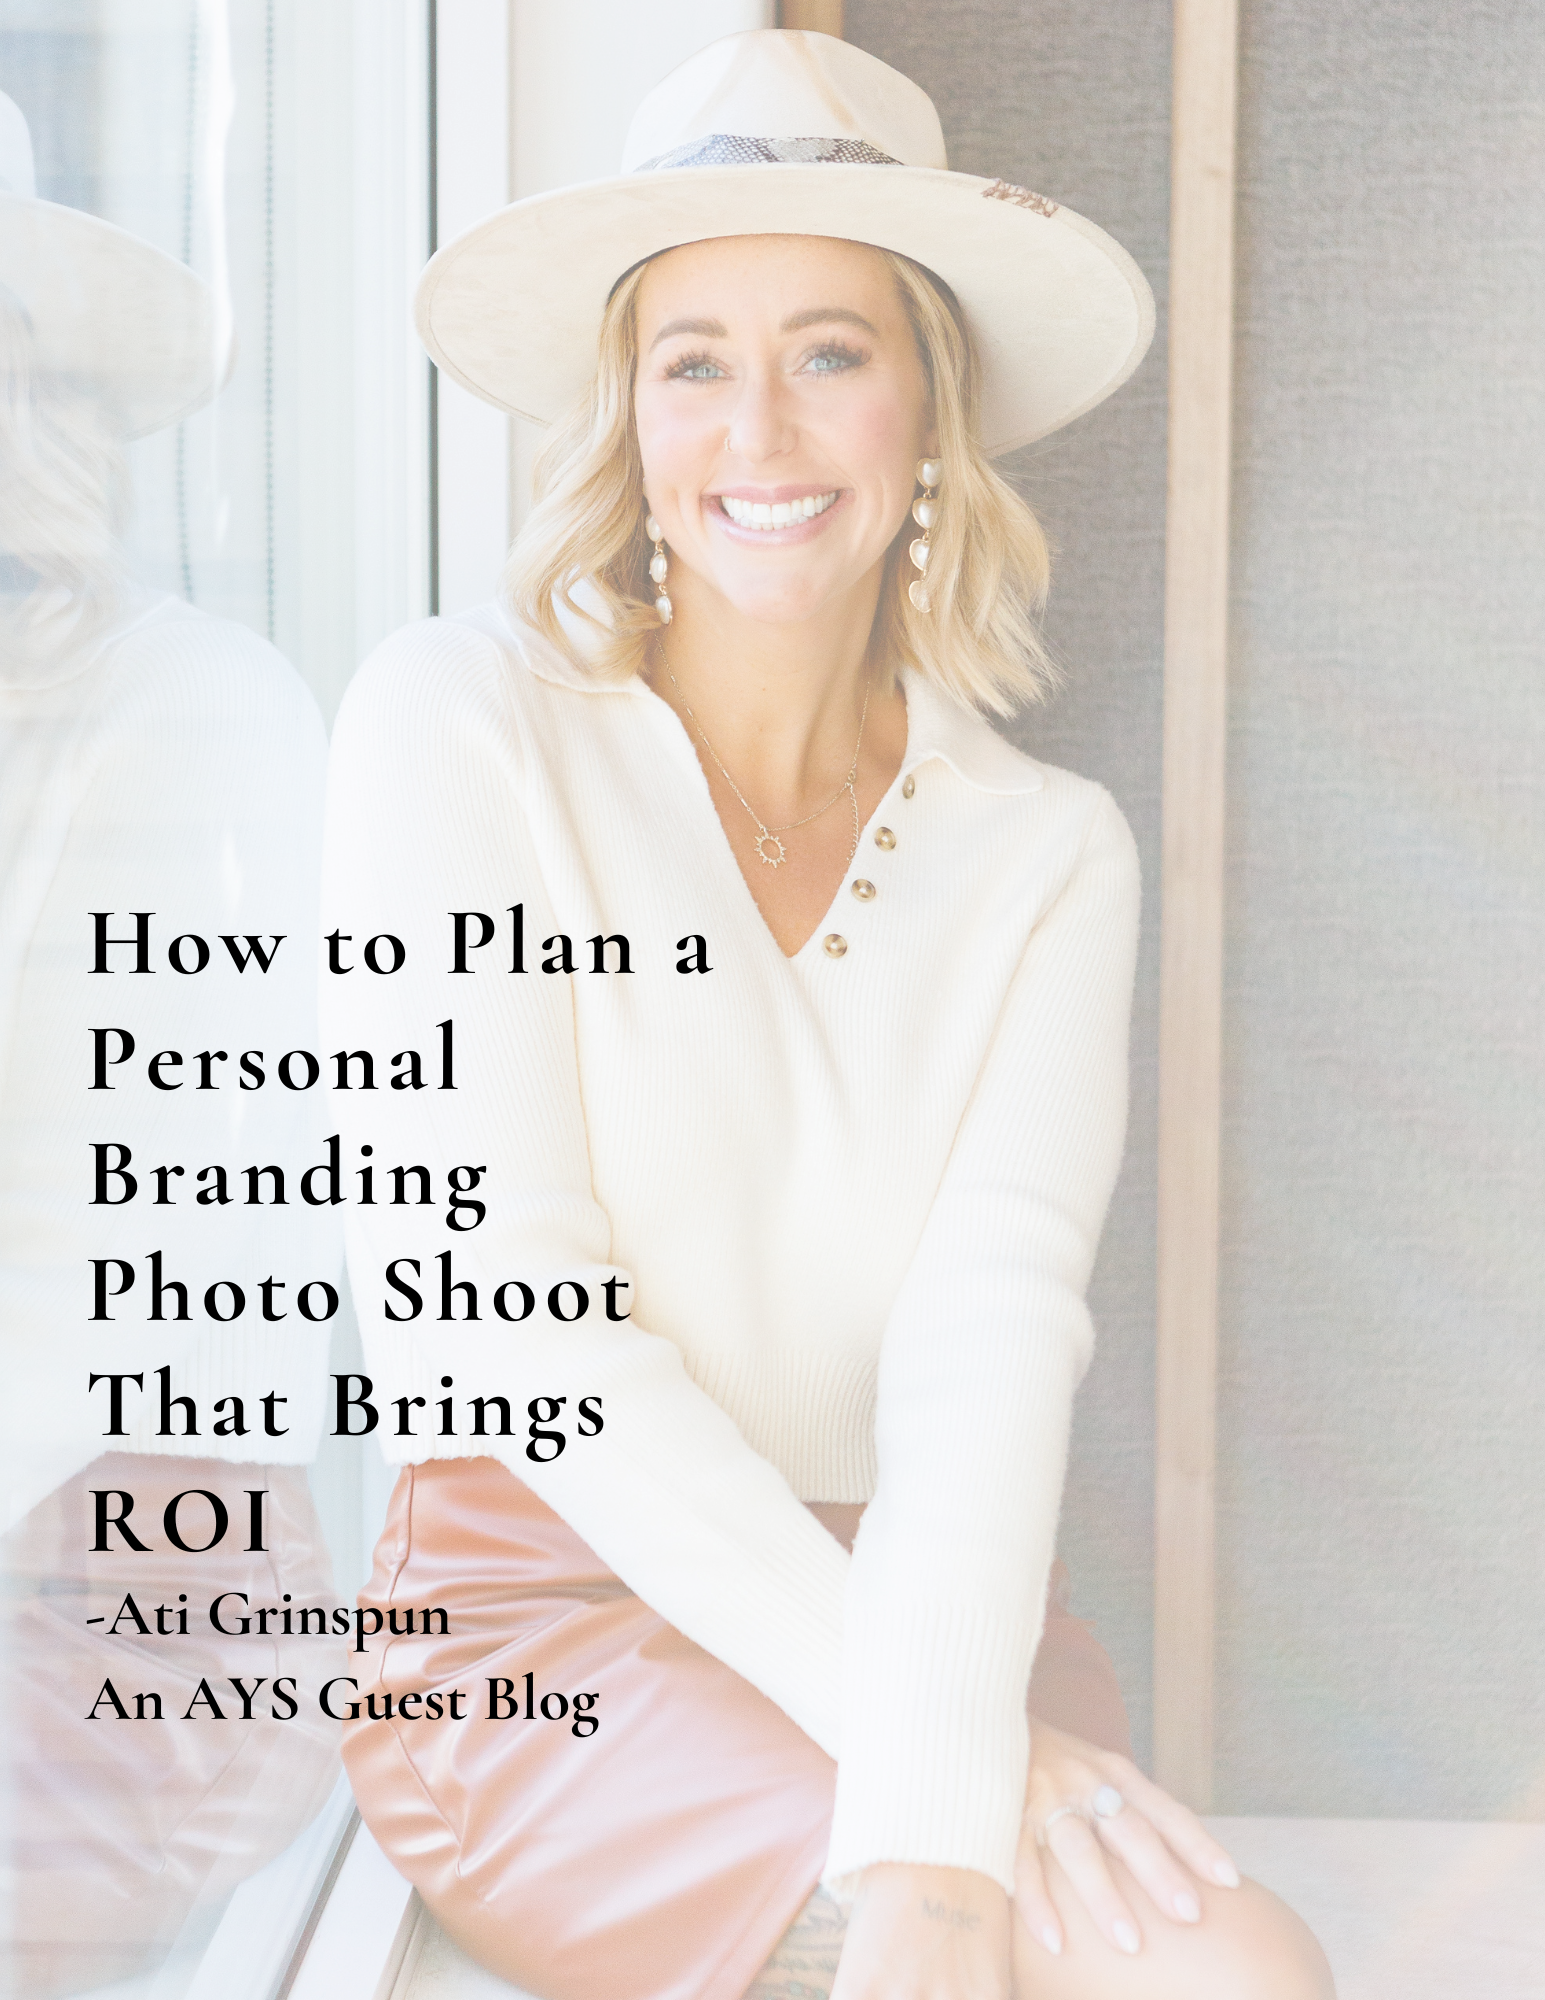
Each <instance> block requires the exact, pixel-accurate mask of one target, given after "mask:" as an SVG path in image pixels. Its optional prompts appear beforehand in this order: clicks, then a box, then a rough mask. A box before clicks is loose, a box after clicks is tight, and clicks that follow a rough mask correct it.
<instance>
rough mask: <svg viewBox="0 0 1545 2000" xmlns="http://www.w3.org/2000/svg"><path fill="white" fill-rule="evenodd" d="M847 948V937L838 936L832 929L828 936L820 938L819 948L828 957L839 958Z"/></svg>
mask: <svg viewBox="0 0 1545 2000" xmlns="http://www.w3.org/2000/svg"><path fill="white" fill-rule="evenodd" d="M847 948H848V941H847V939H846V938H845V937H839V936H838V935H837V933H836V932H835V931H832V932H831V933H830V935H829V936H827V937H823V938H822V940H821V949H822V951H824V952H825V953H826V956H827V957H828V958H841V956H842V954H843V953H844V952H845V951H846V950H847Z"/></svg>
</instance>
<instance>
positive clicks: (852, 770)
mask: <svg viewBox="0 0 1545 2000" xmlns="http://www.w3.org/2000/svg"><path fill="white" fill-rule="evenodd" d="M660 659H661V661H662V663H663V664H664V667H665V671H666V674H667V675H668V676H669V679H670V684H671V686H672V687H673V688H674V689H675V690H676V693H677V695H678V696H679V697H680V700H681V705H682V708H683V709H684V710H685V711H686V714H687V717H688V719H689V720H690V721H691V724H692V727H693V728H694V729H695V730H696V731H697V733H698V735H699V736H701V737H702V739H703V748H704V749H705V750H706V751H707V752H708V754H709V756H710V757H712V759H713V760H714V762H715V763H716V764H717V765H718V767H719V770H720V772H721V773H722V775H723V778H724V782H725V783H726V784H727V785H728V786H729V788H730V790H731V791H732V792H733V793H734V794H735V796H736V798H737V799H739V800H740V803H741V804H742V805H743V806H744V807H745V809H746V811H747V812H748V813H749V814H750V816H751V822H752V824H753V825H754V826H755V828H756V841H755V843H754V845H755V849H756V857H757V859H758V860H759V861H765V862H766V863H767V865H768V867H769V868H781V867H782V866H783V864H784V862H785V861H787V860H788V858H789V857H788V850H787V849H786V848H785V847H784V845H783V842H782V841H781V840H780V839H779V838H778V836H779V834H780V833H792V832H793V831H794V829H795V828H796V827H801V826H808V825H809V824H810V822H811V821H812V820H813V819H819V818H820V817H821V815H822V813H828V812H830V811H831V809H832V807H833V806H834V805H835V804H836V803H837V801H838V799H840V798H841V797H842V795H843V793H844V792H846V793H847V795H848V799H849V802H850V803H851V805H852V807H853V845H852V846H851V847H850V848H849V849H848V859H847V862H845V863H844V864H843V865H844V867H846V866H848V865H850V864H851V862H852V860H853V856H854V855H855V854H857V852H858V835H859V823H858V792H857V789H856V787H855V783H854V781H855V779H856V778H857V776H858V753H859V751H860V750H861V749H862V748H863V743H864V723H865V722H866V721H867V719H868V716H869V688H868V685H867V683H866V685H865V687H864V705H863V707H862V708H861V709H860V711H859V716H858V741H857V742H856V743H855V744H854V745H853V761H852V763H851V764H850V765H849V766H848V775H847V776H846V777H845V778H844V779H843V781H842V783H841V784H840V785H839V786H838V787H837V789H836V791H834V792H833V793H832V795H831V797H830V798H829V799H828V800H827V801H826V803H825V805H824V806H817V807H816V809H815V811H814V812H813V813H806V814H805V816H804V818H803V819H791V820H790V821H789V822H788V824H787V825H786V826H768V825H767V824H766V823H765V822H764V821H763V819H762V818H761V816H760V814H759V813H758V812H757V810H756V808H755V807H754V806H753V805H752V803H751V801H750V800H749V799H748V798H747V797H746V795H745V793H744V792H743V791H742V790H741V789H740V787H739V785H737V784H736V782H735V780H734V779H733V778H732V777H731V776H730V774H729V772H728V771H727V770H725V768H724V759H723V758H722V757H721V756H720V755H719V753H718V751H717V750H715V748H714V747H713V745H712V744H711V743H710V742H709V740H708V731H707V730H706V729H705V728H704V727H703V725H702V723H701V722H699V721H698V719H697V717H696V716H695V715H694V714H693V713H692V710H691V709H690V708H689V707H688V706H687V698H686V696H685V695H684V694H682V692H681V683H680V681H678V680H677V678H676V676H675V675H674V674H673V673H671V663H670V661H669V660H668V659H666V657H665V648H664V646H661V648H660ZM769 849H771V850H772V851H771V852H769Z"/></svg>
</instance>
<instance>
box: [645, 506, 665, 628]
mask: <svg viewBox="0 0 1545 2000" xmlns="http://www.w3.org/2000/svg"><path fill="white" fill-rule="evenodd" d="M644 533H645V534H646V535H647V536H648V537H649V539H650V541H652V542H653V543H654V554H653V555H652V556H651V557H650V558H649V574H650V576H651V577H652V578H653V579H654V582H655V586H656V588H657V589H658V590H659V593H660V595H659V596H658V597H657V598H656V599H655V601H654V608H655V610H656V611H658V612H659V614H660V623H661V624H662V625H669V624H670V622H671V599H670V593H669V591H667V589H666V588H665V579H666V577H667V575H668V574H669V573H670V567H671V566H670V564H669V562H668V561H667V560H666V556H665V536H664V535H663V534H662V533H661V531H660V524H659V522H658V521H657V520H656V519H655V517H654V516H653V514H650V515H649V516H647V518H646V519H645V521H644Z"/></svg>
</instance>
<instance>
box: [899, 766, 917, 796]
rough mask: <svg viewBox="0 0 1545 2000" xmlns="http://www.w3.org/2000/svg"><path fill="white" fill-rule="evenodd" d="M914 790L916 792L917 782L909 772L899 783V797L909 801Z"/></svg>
mask: <svg viewBox="0 0 1545 2000" xmlns="http://www.w3.org/2000/svg"><path fill="white" fill-rule="evenodd" d="M916 790H917V780H916V778H914V777H913V776H912V773H911V772H910V771H909V772H908V773H907V775H906V776H905V777H904V778H903V779H902V781H901V796H902V797H903V798H904V799H909V798H911V796H912V794H913V793H914V792H915V791H916Z"/></svg>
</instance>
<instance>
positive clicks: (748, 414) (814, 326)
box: [633, 236, 937, 624]
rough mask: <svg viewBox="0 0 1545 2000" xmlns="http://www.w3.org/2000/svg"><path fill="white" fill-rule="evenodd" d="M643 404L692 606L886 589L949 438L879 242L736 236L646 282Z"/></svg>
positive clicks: (647, 438) (641, 426)
mask: <svg viewBox="0 0 1545 2000" xmlns="http://www.w3.org/2000/svg"><path fill="white" fill-rule="evenodd" d="M637 313H638V373H637V378H636V384H635V389H634V405H633V407H634V417H635V421H636V424H637V427H638V443H639V452H640V456H641V459H642V462H643V470H644V492H645V494H646V496H647V498H648V503H649V506H650V509H651V511H652V512H653V513H654V514H655V516H656V517H657V519H658V520H659V522H660V526H661V528H662V530H663V532H664V537H665V541H666V543H667V544H668V546H669V549H670V552H671V557H672V561H671V574H670V584H669V589H670V591H671V595H672V597H673V599H675V600H676V602H677V605H678V609H680V608H683V606H684V605H690V603H691V600H692V598H693V597H694V596H695V595H696V594H697V593H699V592H708V593H714V594H717V595H718V596H719V597H720V598H722V599H724V600H726V601H727V602H728V604H729V605H732V606H733V607H734V608H735V610H736V611H738V612H739V613H741V615H743V616H745V617H749V618H754V619H758V620H762V621H765V622H768V623H772V624H782V623H793V622H798V621H800V620H803V619H807V618H813V617H816V616H818V615H820V614H821V613H822V612H823V611H825V610H828V609H835V608H837V607H838V606H839V604H840V603H841V601H842V600H844V599H851V598H852V596H853V595H854V593H867V594H868V595H870V596H871V597H872V595H873V594H874V593H875V591H876V590H877V588H878V580H879V574H880V566H881V565H882V564H883V562H884V559H885V554H886V551H887V549H888V548H889V547H890V545H891V543H892V542H893V541H894V540H895V538H896V535H897V533H898V532H899V531H900V529H901V527H902V525H903V524H904V523H905V521H906V520H907V517H908V513H909V510H910V508H911V505H912V500H913V497H914V494H915V492H916V483H915V468H916V465H917V461H918V459H919V458H921V457H924V456H929V455H931V454H932V453H933V452H934V451H935V450H936V449H937V440H936V438H935V436H934V433H933V429H932V421H931V414H930V411H929V406H928V387H927V380H926V377H925V375H924V372H923V365H922V362H921V360H920V358H919V356H918V351H917V344H916V341H915V340H914V338H913V334H912V327H911V323H910V322H909V320H908V318H907V314H906V311H905V309H904V307H903V305H902V302H901V298H900V295H899V293H898V291H897V288H896V284H895V281H894V279H893V278H892V276H891V273H890V270H889V269H888V268H887V266H886V263H885V260H884V258H883V257H882V256H881V254H880V252H879V251H877V250H874V249H871V248H870V247H869V246H868V245H866V244H862V243H849V242H845V241H841V240H839V239H836V238H830V237H824V236H731V237H718V238H715V239H713V240H712V241H709V242H705V243H689V244H684V245H683V246H682V247H681V248H680V249H676V250H669V251H666V252H665V253H664V254H663V255H661V256H659V257H656V258H655V259H654V260H653V261H652V262H651V263H650V265H649V266H648V268H647V269H646V270H645V272H644V275H643V280H642V282H641V284H640V287H639V292H638V300H637Z"/></svg>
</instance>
